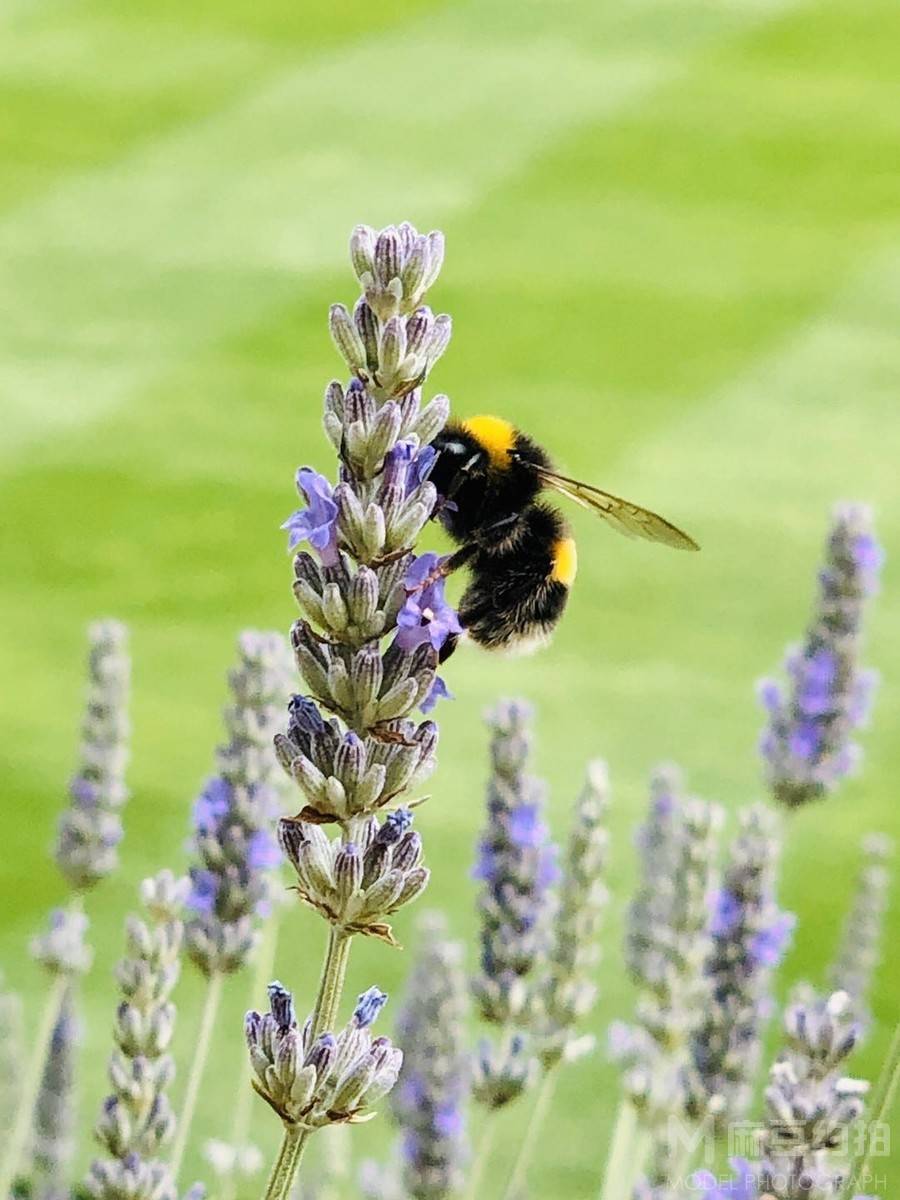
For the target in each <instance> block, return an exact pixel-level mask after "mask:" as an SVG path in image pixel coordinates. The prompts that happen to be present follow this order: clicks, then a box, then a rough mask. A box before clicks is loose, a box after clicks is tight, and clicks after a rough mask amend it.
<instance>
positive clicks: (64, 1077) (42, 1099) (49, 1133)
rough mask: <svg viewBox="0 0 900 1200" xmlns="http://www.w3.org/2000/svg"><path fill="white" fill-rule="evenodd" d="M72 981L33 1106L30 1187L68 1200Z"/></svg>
mask: <svg viewBox="0 0 900 1200" xmlns="http://www.w3.org/2000/svg"><path fill="white" fill-rule="evenodd" d="M72 1001H73V997H72V985H71V984H70V985H69V986H68V987H67V988H66V992H65V995H64V997H63V1001H62V1004H61V1005H60V1010H59V1016H58V1018H57V1021H56V1027H55V1028H54V1030H53V1036H52V1038H51V1041H50V1047H49V1050H48V1053H47V1060H46V1062H45V1064H44V1073H43V1077H42V1079H41V1087H40V1091H39V1092H38V1097H37V1101H36V1103H35V1107H34V1128H33V1134H32V1153H31V1156H32V1179H31V1182H32V1187H33V1195H34V1197H35V1200H68V1197H69V1185H68V1169H69V1165H70V1163H71V1160H72V1154H73V1151H74V1149H75V1144H74V1132H75V1129H74V1127H75V1097H74V1085H75V1062H74V1054H75V1042H76V1037H77V1030H76V1019H75V1010H74V1004H73V1002H72Z"/></svg>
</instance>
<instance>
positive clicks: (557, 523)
mask: <svg viewBox="0 0 900 1200" xmlns="http://www.w3.org/2000/svg"><path fill="white" fill-rule="evenodd" d="M574 578H575V543H574V541H573V540H572V538H571V537H569V536H568V533H567V531H566V528H565V525H564V523H563V520H562V517H561V516H560V515H559V513H558V512H556V510H555V509H552V508H548V507H546V506H544V505H533V506H532V507H530V508H529V509H527V510H526V512H525V513H523V514H522V518H521V521H520V525H519V530H518V533H517V535H516V538H515V541H514V543H513V544H510V545H509V546H508V548H506V549H504V550H502V551H498V550H497V548H496V547H492V548H491V549H490V551H484V552H482V553H481V554H479V555H478V556H477V558H476V559H475V560H474V561H473V563H472V580H471V582H470V584H469V586H468V587H467V588H466V590H465V592H464V593H463V597H462V600H461V602H460V608H459V618H460V621H461V623H462V625H463V627H464V628H465V629H466V631H467V633H468V635H469V637H471V639H472V640H473V641H474V642H477V643H478V644H479V645H481V646H484V647H486V648H487V649H492V650H497V649H507V650H518V651H520V652H521V651H522V650H527V649H531V648H534V647H536V646H539V645H541V644H542V643H544V642H546V641H547V640H548V639H549V637H550V635H551V634H552V632H553V629H554V628H555V626H556V624H557V622H558V621H559V619H560V617H561V616H562V614H563V611H564V609H565V607H566V603H567V601H568V598H569V589H570V586H571V584H572V581H573V580H574Z"/></svg>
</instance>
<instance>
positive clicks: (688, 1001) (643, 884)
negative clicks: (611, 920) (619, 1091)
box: [610, 767, 722, 1187]
mask: <svg viewBox="0 0 900 1200" xmlns="http://www.w3.org/2000/svg"><path fill="white" fill-rule="evenodd" d="M721 825H722V812H721V810H720V809H719V808H718V806H717V805H714V804H708V803H707V802H705V801H703V800H698V799H695V798H692V797H685V796H684V794H683V791H682V781H681V776H680V773H679V772H678V771H677V769H675V768H672V767H663V768H659V769H658V770H657V771H656V772H655V774H654V776H653V779H652V782H651V802H650V812H649V815H648V817H647V820H646V822H645V824H644V825H643V827H642V828H641V830H640V831H639V834H638V850H639V853H640V858H641V881H640V884H639V887H638V892H637V895H636V898H635V900H634V902H633V904H632V905H631V908H630V910H629V914H628V928H627V934H626V956H627V961H628V964H629V969H630V972H631V975H632V978H633V979H634V980H635V982H636V983H637V984H638V986H639V988H640V994H639V998H638V1003H637V1010H636V1015H637V1025H636V1026H635V1027H632V1028H628V1027H627V1026H623V1025H617V1026H614V1027H613V1030H611V1031H610V1032H611V1035H612V1041H613V1050H614V1053H615V1055H616V1057H618V1058H619V1059H620V1060H621V1061H622V1063H623V1066H624V1068H625V1073H624V1078H623V1084H624V1089H625V1093H626V1095H627V1097H628V1099H629V1100H630V1102H631V1103H632V1104H633V1105H634V1107H635V1109H636V1110H637V1111H638V1113H639V1115H640V1118H641V1121H642V1122H643V1124H644V1126H645V1127H646V1128H647V1129H648V1130H649V1131H650V1132H651V1134H652V1138H653V1147H652V1155H653V1157H652V1165H651V1169H650V1171H649V1173H648V1183H649V1184H650V1185H652V1186H654V1187H656V1186H660V1185H662V1184H663V1183H665V1181H666V1180H667V1178H668V1177H669V1174H670V1171H671V1169H672V1166H673V1163H672V1155H673V1153H674V1147H673V1146H672V1144H671V1141H670V1139H669V1137H668V1131H669V1130H670V1129H671V1122H670V1118H671V1117H678V1116H681V1115H682V1114H690V1112H691V1111H692V1109H694V1108H695V1107H696V1105H697V1096H698V1094H699V1093H700V1092H701V1090H702V1089H701V1084H700V1081H699V1079H698V1078H697V1074H696V1071H695V1068H694V1065H693V1061H692V1055H691V1046H692V1042H693V1039H694V1037H695V1035H696V1033H697V1031H698V1027H699V1025H700V1023H701V1021H702V1020H703V1016H704V1012H705V1011H706V1008H707V1005H708V1003H709V996H710V981H709V979H708V977H707V976H706V974H705V972H704V964H705V963H706V961H707V959H708V957H709V953H710V948H711V939H710V934H709V927H708V926H709V913H708V908H707V898H708V896H709V894H710V892H711V890H712V887H713V884H714V881H715V879H716V872H715V868H714V862H715V857H716V849H717V842H718V835H719V831H720V829H721Z"/></svg>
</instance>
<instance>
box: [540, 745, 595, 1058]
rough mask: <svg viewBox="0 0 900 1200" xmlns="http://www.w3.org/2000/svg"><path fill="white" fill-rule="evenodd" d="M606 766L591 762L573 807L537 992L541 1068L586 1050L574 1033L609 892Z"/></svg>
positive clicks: (585, 1008) (586, 1000) (590, 997)
mask: <svg viewBox="0 0 900 1200" xmlns="http://www.w3.org/2000/svg"><path fill="white" fill-rule="evenodd" d="M608 807H609V773H608V771H607V767H606V764H605V763H603V762H600V761H599V760H598V761H596V762H592V763H591V764H590V765H589V767H588V770H587V777H586V779H585V784H584V788H583V790H582V793H581V795H580V797H579V798H578V801H577V803H576V805H575V811H574V814H573V820H572V827H571V831H570V833H569V843H568V847H567V850H566V859H565V863H564V866H563V872H562V885H561V887H560V904H559V910H558V912H557V913H556V915H555V917H554V920H553V931H552V932H553V936H552V941H551V944H550V950H549V954H548V956H547V972H546V975H545V977H544V979H543V980H542V983H541V986H540V994H539V1006H538V1007H539V1012H538V1016H537V1020H536V1049H537V1054H538V1057H539V1058H540V1060H541V1063H542V1064H543V1066H544V1069H545V1070H548V1069H550V1068H551V1067H553V1066H555V1065H556V1064H557V1063H558V1062H560V1060H561V1059H563V1058H566V1059H568V1060H570V1061H571V1060H572V1059H573V1058H575V1057H577V1056H578V1055H579V1054H581V1053H584V1052H585V1051H586V1050H588V1049H590V1047H591V1044H592V1041H591V1039H587V1040H586V1039H585V1038H577V1037H575V1036H574V1030H575V1028H576V1026H577V1023H578V1021H579V1020H580V1019H582V1018H584V1017H585V1016H586V1015H587V1014H588V1013H589V1012H590V1010H591V1008H592V1007H593V1005H594V1002H595V1001H596V998H597V987H596V985H595V984H594V982H593V979H592V973H593V971H594V969H595V968H596V965H597V963H598V961H599V959H600V946H599V932H600V925H601V922H602V919H603V912H604V909H605V908H606V904H607V901H608V900H609V893H608V891H607V888H606V885H605V883H604V882H603V875H604V873H605V871H606V865H607V855H608V848H609V834H608V831H607V829H606V827H605V825H604V820H605V817H606V811H607V808H608Z"/></svg>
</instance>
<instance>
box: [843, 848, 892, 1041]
mask: <svg viewBox="0 0 900 1200" xmlns="http://www.w3.org/2000/svg"><path fill="white" fill-rule="evenodd" d="M862 852H863V864H862V867H861V869H860V872H859V877H858V879H857V882H856V891H855V895H854V897H853V901H852V905H851V908H850V912H849V913H848V915H847V921H846V924H845V927H844V933H843V937H842V939H841V944H840V948H839V950H838V954H837V958H836V959H835V961H834V963H833V964H832V967H831V971H830V978H829V982H830V983H831V986H832V987H833V988H835V989H836V990H838V991H844V992H846V993H847V994H848V995H849V996H850V998H851V999H852V1001H853V1005H854V1011H855V1015H856V1018H857V1020H858V1021H860V1022H861V1023H862V1024H863V1025H864V1026H865V1025H868V1024H869V1022H870V1020H871V1014H870V1013H869V993H870V991H871V987H872V977H873V975H874V974H875V971H876V969H877V967H878V964H879V963H880V961H881V940H882V934H883V931H884V919H885V914H886V912H887V907H888V900H889V893H890V886H891V880H892V871H891V867H890V862H891V859H892V857H893V853H894V843H893V841H892V840H891V838H889V837H886V836H885V835H884V834H877V833H874V834H868V835H867V836H866V837H864V838H863V840H862Z"/></svg>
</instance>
